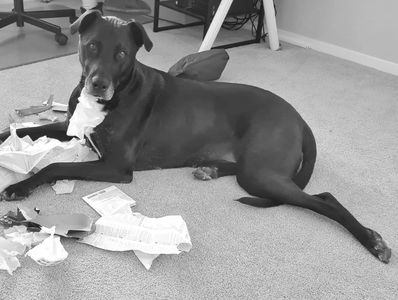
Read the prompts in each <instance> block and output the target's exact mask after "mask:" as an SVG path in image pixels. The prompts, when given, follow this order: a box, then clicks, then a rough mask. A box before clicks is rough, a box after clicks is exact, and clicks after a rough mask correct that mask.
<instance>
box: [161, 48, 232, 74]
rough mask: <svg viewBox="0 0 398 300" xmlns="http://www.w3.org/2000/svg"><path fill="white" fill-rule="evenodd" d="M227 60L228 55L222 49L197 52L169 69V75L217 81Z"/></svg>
mask: <svg viewBox="0 0 398 300" xmlns="http://www.w3.org/2000/svg"><path fill="white" fill-rule="evenodd" d="M228 60H229V56H228V53H227V51H225V50H224V49H213V50H208V51H203V52H198V53H194V54H190V55H188V56H185V57H183V58H181V59H180V60H179V61H178V62H177V63H176V64H175V65H173V66H172V67H171V68H170V70H169V74H170V75H172V76H176V77H180V78H189V79H195V80H199V81H212V80H217V79H219V78H220V76H221V74H222V72H223V71H224V69H225V66H226V65H227V62H228Z"/></svg>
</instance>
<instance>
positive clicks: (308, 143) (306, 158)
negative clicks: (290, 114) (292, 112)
mask: <svg viewBox="0 0 398 300" xmlns="http://www.w3.org/2000/svg"><path fill="white" fill-rule="evenodd" d="M315 160H316V144H315V138H314V135H313V133H312V131H311V128H310V127H309V126H308V125H307V123H305V125H304V135H303V161H302V164H301V168H300V170H299V172H298V173H297V174H296V175H295V176H294V177H293V181H294V183H295V184H296V185H297V186H298V187H299V188H300V189H304V188H305V186H306V185H307V183H308V181H310V178H311V175H312V172H313V170H314V165H315Z"/></svg>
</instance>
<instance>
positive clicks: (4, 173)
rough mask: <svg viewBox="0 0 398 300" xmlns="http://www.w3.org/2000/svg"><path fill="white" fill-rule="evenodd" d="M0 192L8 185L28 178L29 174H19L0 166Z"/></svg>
mask: <svg viewBox="0 0 398 300" xmlns="http://www.w3.org/2000/svg"><path fill="white" fill-rule="evenodd" d="M0 178H1V181H0V192H1V191H4V189H6V188H7V187H8V186H10V185H12V184H14V183H17V182H20V181H22V180H25V179H27V178H29V174H20V173H15V172H13V171H10V170H8V169H6V168H3V167H0Z"/></svg>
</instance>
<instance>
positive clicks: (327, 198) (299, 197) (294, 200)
mask: <svg viewBox="0 0 398 300" xmlns="http://www.w3.org/2000/svg"><path fill="white" fill-rule="evenodd" d="M256 175H257V176H252V175H249V176H248V175H246V174H242V175H238V182H239V184H240V185H241V186H242V187H243V188H244V189H245V190H246V191H247V192H248V193H249V194H252V195H254V196H256V197H260V198H265V199H273V200H275V201H278V202H281V203H283V204H290V205H295V206H300V207H303V208H307V209H310V210H312V211H314V212H317V213H319V214H321V215H324V216H326V217H328V218H330V219H332V220H334V221H336V222H338V223H340V224H341V225H342V226H344V227H345V228H346V229H347V230H348V231H349V232H351V233H352V235H353V236H354V237H355V238H356V239H357V240H358V241H359V242H360V243H361V244H362V245H363V246H365V248H366V249H368V250H369V251H370V252H371V253H372V254H373V255H374V256H376V257H377V258H378V259H379V260H380V261H382V262H384V263H388V262H389V259H390V257H391V249H390V248H388V246H387V244H386V243H385V242H384V241H383V239H382V237H381V236H380V235H379V234H378V233H377V232H375V231H373V230H371V229H369V228H366V227H364V226H363V225H362V224H361V223H359V222H358V220H357V219H356V218H355V217H354V216H353V215H352V214H351V213H350V212H349V211H348V210H347V209H346V208H345V207H344V206H343V205H342V204H341V203H340V202H338V201H337V199H336V198H335V197H333V196H332V195H331V194H330V193H323V194H320V195H313V196H311V195H308V194H306V193H304V192H303V191H302V190H301V189H300V188H299V187H298V186H297V185H296V184H295V183H294V182H293V181H292V180H291V179H290V178H286V177H283V176H280V175H279V174H275V173H270V172H268V173H267V172H260V173H259V172H256ZM238 201H239V200H238ZM241 202H243V203H245V201H241ZM246 204H251V203H250V202H249V203H247V202H246Z"/></svg>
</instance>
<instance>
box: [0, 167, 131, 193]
mask: <svg viewBox="0 0 398 300" xmlns="http://www.w3.org/2000/svg"><path fill="white" fill-rule="evenodd" d="M62 179H70V180H73V179H78V180H92V181H107V182H115V183H128V182H131V180H132V179H133V173H132V170H126V169H122V168H116V167H114V166H111V165H110V164H107V163H106V162H105V161H103V160H97V161H89V162H78V163H74V162H70V163H69V162H63V163H53V164H51V165H48V166H47V167H45V168H43V169H42V170H40V171H39V172H38V173H36V174H35V175H33V176H32V177H30V178H28V179H26V180H23V181H20V182H18V183H16V184H13V185H10V186H9V187H7V188H6V189H5V190H4V191H3V192H2V193H1V194H0V200H5V201H12V200H21V199H23V198H25V197H27V196H28V195H29V193H31V192H32V191H33V190H34V189H35V188H36V187H38V186H39V185H42V184H44V183H51V182H54V181H56V180H62Z"/></svg>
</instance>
